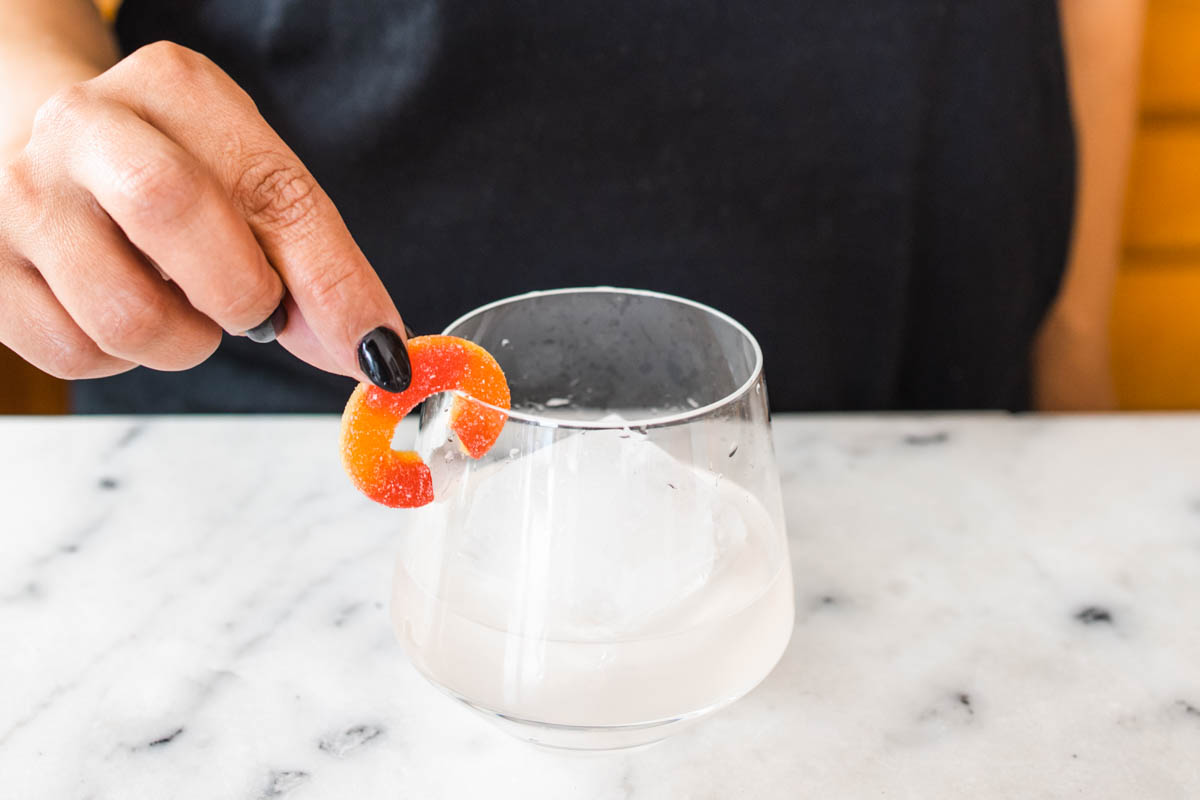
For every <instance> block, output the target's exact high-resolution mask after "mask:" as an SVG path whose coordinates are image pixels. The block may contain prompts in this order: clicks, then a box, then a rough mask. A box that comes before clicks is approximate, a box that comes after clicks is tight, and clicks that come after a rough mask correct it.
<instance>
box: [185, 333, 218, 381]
mask: <svg viewBox="0 0 1200 800" xmlns="http://www.w3.org/2000/svg"><path fill="white" fill-rule="evenodd" d="M220 346H221V329H220V328H218V327H217V326H215V325H213V326H212V329H211V331H209V332H208V333H206V334H203V335H201V336H198V337H197V338H196V339H195V340H194V341H193V342H191V343H190V345H189V346H188V347H187V348H186V350H185V351H184V353H183V356H182V360H181V363H180V364H179V366H178V367H177V368H178V369H181V370H184V369H191V368H192V367H194V366H197V365H198V364H203V363H204V362H205V361H207V360H208V359H209V357H210V356H212V354H213V353H215V352H217V348H218V347H220Z"/></svg>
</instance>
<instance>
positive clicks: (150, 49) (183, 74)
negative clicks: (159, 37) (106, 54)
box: [128, 41, 212, 81]
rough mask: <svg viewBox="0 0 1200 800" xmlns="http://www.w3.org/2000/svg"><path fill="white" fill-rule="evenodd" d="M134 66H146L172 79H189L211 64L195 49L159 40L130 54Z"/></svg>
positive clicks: (204, 70)
mask: <svg viewBox="0 0 1200 800" xmlns="http://www.w3.org/2000/svg"><path fill="white" fill-rule="evenodd" d="M128 60H129V62H130V63H131V65H132V66H135V67H138V68H145V69H149V70H152V71H153V72H155V73H157V74H160V75H162V76H164V77H167V78H168V79H171V80H182V81H189V80H191V79H194V78H196V77H197V76H199V75H201V74H203V73H204V72H206V71H207V68H208V65H209V64H211V63H212V62H210V61H209V60H208V59H207V58H205V57H204V56H202V55H201V54H200V53H197V52H196V51H195V50H192V49H190V48H187V47H184V46H183V45H180V44H176V43H175V42H168V41H159V42H152V43H150V44H147V45H143V46H142V47H140V48H138V49H137V50H135V51H134V52H133V54H132V55H130V56H129V59H128Z"/></svg>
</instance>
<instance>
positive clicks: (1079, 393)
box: [1033, 308, 1117, 411]
mask: <svg viewBox="0 0 1200 800" xmlns="http://www.w3.org/2000/svg"><path fill="white" fill-rule="evenodd" d="M1095 316H1099V315H1095ZM1089 322H1090V323H1091V324H1078V323H1074V322H1072V320H1071V319H1070V318H1069V316H1068V315H1067V314H1066V313H1064V312H1062V311H1061V310H1059V309H1057V308H1056V309H1055V310H1053V311H1051V312H1050V314H1049V315H1047V317H1046V320H1045V321H1044V322H1043V323H1042V327H1041V329H1040V330H1039V331H1038V335H1037V339H1036V340H1035V341H1034V348H1033V399H1034V408H1035V409H1037V410H1038V411H1115V410H1117V396H1116V391H1115V389H1114V388H1113V380H1112V370H1111V368H1110V366H1109V358H1110V355H1109V346H1108V331H1107V328H1106V327H1105V326H1103V325H1102V324H1101V323H1098V322H1093V321H1091V320H1089Z"/></svg>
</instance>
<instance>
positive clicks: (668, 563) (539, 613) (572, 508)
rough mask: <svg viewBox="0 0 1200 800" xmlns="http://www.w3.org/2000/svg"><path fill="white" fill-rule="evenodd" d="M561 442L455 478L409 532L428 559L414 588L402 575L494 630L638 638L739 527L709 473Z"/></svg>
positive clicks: (598, 441)
mask: <svg viewBox="0 0 1200 800" xmlns="http://www.w3.org/2000/svg"><path fill="white" fill-rule="evenodd" d="M560 435H561V436H562V438H560V439H558V440H557V441H555V442H553V443H552V444H547V445H545V446H542V447H540V448H539V449H536V450H534V451H533V452H530V453H528V454H526V455H523V456H521V455H520V454H516V455H517V457H514V458H512V459H511V460H509V461H507V462H502V463H496V464H493V465H490V466H488V467H486V468H483V469H478V470H475V469H468V471H467V472H465V473H460V474H459V475H458V476H457V481H456V483H457V482H458V481H465V482H467V483H466V485H456V486H455V488H454V490H453V491H452V492H449V493H448V494H446V495H443V498H444V499H439V501H438V502H436V503H434V505H433V506H431V507H429V508H428V509H427V510H426V511H425V512H424V515H423V516H422V517H421V522H420V524H419V525H417V526H416V527H415V529H414V530H413V532H412V536H414V537H417V538H418V539H420V538H421V537H426V541H424V542H422V541H416V542H414V543H413V544H414V545H415V546H416V547H417V548H424V549H425V550H426V554H427V557H426V558H425V562H426V567H425V568H424V570H422V571H424V572H426V579H425V580H421V579H420V578H419V577H418V576H414V577H418V580H420V582H421V583H423V584H424V585H425V586H426V587H427V588H428V589H430V590H431V591H434V592H435V593H437V594H438V595H439V596H440V597H442V599H443V600H445V601H446V602H448V603H449V604H451V605H452V606H454V607H456V608H458V609H460V613H464V614H466V615H468V616H471V617H474V618H475V619H477V621H480V622H484V623H485V624H489V625H492V626H494V627H497V628H499V629H501V630H507V631H511V632H518V633H523V634H525V635H530V636H549V637H551V638H559V639H561V638H566V639H581V640H592V641H595V640H611V639H614V638H622V637H634V636H638V635H640V634H643V633H646V632H647V631H648V630H650V629H651V628H652V627H653V624H654V621H655V619H656V618H658V617H660V616H661V615H663V614H665V613H668V612H669V611H671V610H672V609H673V608H675V607H676V606H678V605H679V604H681V603H683V602H685V601H686V600H687V599H688V597H689V596H691V595H692V594H693V593H695V592H696V591H697V590H699V589H700V588H702V587H703V586H704V584H705V583H706V582H707V581H708V580H709V578H710V576H711V575H712V574H713V572H714V570H715V569H717V568H719V565H720V563H721V562H722V561H723V560H724V559H725V558H727V557H729V556H730V554H731V551H733V550H736V549H737V548H738V547H739V546H740V545H741V544H742V543H743V542H744V541H745V537H746V530H745V525H744V522H743V519H742V515H741V514H740V513H738V512H737V510H736V508H734V507H733V506H731V504H730V503H729V502H728V501H727V500H726V499H725V498H724V497H723V494H724V493H723V492H722V491H721V487H720V483H721V480H722V479H721V477H720V476H719V475H716V474H714V473H712V472H708V471H706V470H702V469H694V468H693V467H692V466H691V465H690V464H685V463H682V462H681V461H680V460H678V459H677V458H675V457H674V456H672V455H670V454H668V453H667V452H665V451H664V450H663V449H662V448H660V447H659V446H658V445H656V444H655V443H653V442H651V441H649V440H648V439H647V437H645V436H644V435H643V434H640V433H638V432H636V431H629V430H581V431H571V432H569V433H563V434H560ZM434 458H435V459H436V456H434ZM435 537H436V539H437V541H436V542H435V540H434V539H435ZM435 573H436V574H435ZM427 581H428V582H427ZM429 582H432V583H434V584H436V586H433V585H430V583H429Z"/></svg>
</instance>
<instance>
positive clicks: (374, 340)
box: [358, 326, 412, 392]
mask: <svg viewBox="0 0 1200 800" xmlns="http://www.w3.org/2000/svg"><path fill="white" fill-rule="evenodd" d="M358 366H359V367H360V368H361V369H362V371H363V373H364V374H365V375H366V376H367V377H368V378H370V379H371V383H373V384H375V385H376V386H378V387H379V388H380V389H383V390H384V391H386V392H403V391H404V390H405V389H407V388H408V385H409V384H410V383H412V363H411V362H410V361H409V360H408V350H407V349H405V347H404V342H402V341H401V340H400V337H399V336H397V335H396V332H395V331H393V330H392V329H391V328H385V327H383V326H380V327H378V328H376V329H375V330H373V331H371V332H370V333H368V334H367V335H366V336H364V337H363V338H362V341H360V342H359V343H358Z"/></svg>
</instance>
